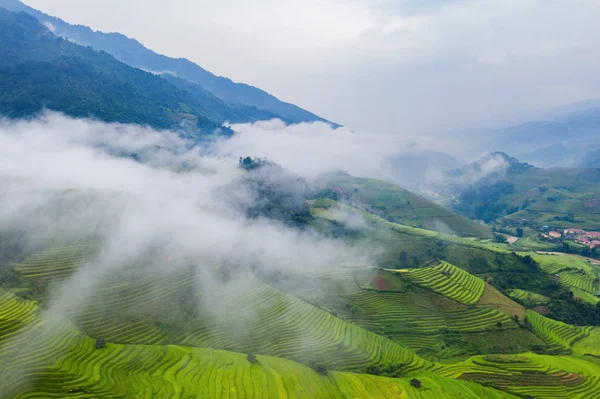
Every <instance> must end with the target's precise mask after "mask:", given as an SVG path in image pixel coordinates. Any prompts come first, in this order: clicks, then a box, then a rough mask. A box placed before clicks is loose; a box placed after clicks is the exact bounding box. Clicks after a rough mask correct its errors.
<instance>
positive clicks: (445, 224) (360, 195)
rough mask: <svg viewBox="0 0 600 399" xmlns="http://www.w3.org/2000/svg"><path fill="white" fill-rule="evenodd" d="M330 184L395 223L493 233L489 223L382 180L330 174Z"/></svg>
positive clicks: (455, 231) (469, 233) (464, 232)
mask: <svg viewBox="0 0 600 399" xmlns="http://www.w3.org/2000/svg"><path fill="white" fill-rule="evenodd" d="M327 184H328V185H330V186H331V185H333V186H337V187H340V188H341V189H342V191H343V199H344V201H348V202H350V203H353V204H355V205H357V206H360V207H362V208H365V209H366V210H368V211H369V212H370V213H374V214H376V215H379V216H381V217H383V218H385V219H387V220H389V221H391V222H394V223H399V224H403V225H406V226H411V227H418V228H424V229H429V230H435V231H440V232H445V233H450V234H457V235H459V236H466V237H479V238H490V237H491V231H490V230H489V229H488V228H487V227H485V226H483V225H480V224H478V223H475V222H473V221H471V220H469V219H467V218H464V217H462V216H460V215H458V214H456V213H454V212H451V211H449V210H448V209H446V208H444V207H442V206H440V205H437V204H435V203H434V202H431V201H429V200H427V199H425V198H423V197H421V196H419V195H416V194H413V193H411V192H410V191H408V190H405V189H403V188H401V187H398V186H396V185H394V184H391V183H388V182H385V181H382V180H376V179H364V178H357V177H353V176H350V175H345V174H336V175H333V176H330V177H328V179H327Z"/></svg>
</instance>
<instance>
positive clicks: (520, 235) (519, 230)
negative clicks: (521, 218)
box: [517, 227, 523, 237]
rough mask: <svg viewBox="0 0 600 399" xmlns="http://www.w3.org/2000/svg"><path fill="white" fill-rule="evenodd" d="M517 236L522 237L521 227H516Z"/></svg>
mask: <svg viewBox="0 0 600 399" xmlns="http://www.w3.org/2000/svg"><path fill="white" fill-rule="evenodd" d="M517 237H523V229H522V228H520V227H517Z"/></svg>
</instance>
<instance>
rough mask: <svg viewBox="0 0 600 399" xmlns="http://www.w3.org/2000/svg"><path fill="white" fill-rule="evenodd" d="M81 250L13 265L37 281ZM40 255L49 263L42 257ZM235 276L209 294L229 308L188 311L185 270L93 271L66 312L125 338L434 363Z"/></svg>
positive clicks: (341, 362)
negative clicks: (92, 284) (229, 288)
mask: <svg viewBox="0 0 600 399" xmlns="http://www.w3.org/2000/svg"><path fill="white" fill-rule="evenodd" d="M80 250H81V247H65V248H51V249H49V250H48V251H45V252H43V253H39V254H35V255H33V256H32V257H31V258H29V259H27V260H26V261H25V262H23V263H22V264H20V265H18V266H17V270H21V271H26V272H27V274H26V275H25V276H26V277H25V278H31V279H33V280H34V281H38V280H37V279H40V281H46V280H47V279H48V278H52V279H54V280H55V281H56V279H59V278H60V276H63V277H64V276H66V274H65V269H66V268H67V267H66V266H62V264H61V262H60V260H57V259H56V256H59V257H60V256H62V257H63V258H64V260H65V263H66V264H70V262H71V259H72V258H73V256H74V255H73V253H74V252H75V253H78V252H79V251H80ZM59 254H60V255H59ZM40 259H49V260H50V261H49V263H43V262H41V263H40V262H38V261H39V260H40ZM32 270H35V271H36V273H32ZM70 270H71V272H72V269H70ZM53 271H54V272H53ZM74 278H75V279H76V276H75V277H74ZM240 278H241V279H242V280H243V281H244V283H243V284H240V286H239V288H238V289H236V290H235V291H234V292H227V293H215V294H213V295H214V296H211V297H210V298H209V299H207V300H206V301H211V302H213V301H214V302H218V303H219V309H220V310H219V312H221V313H227V316H226V317H223V316H220V315H219V314H218V313H215V312H212V311H211V310H209V308H210V307H211V306H212V305H209V304H208V303H204V305H202V307H201V309H202V310H201V311H199V312H186V310H185V308H186V306H185V303H184V304H183V306H181V305H182V301H183V302H186V301H187V302H192V301H195V300H196V299H195V295H194V294H193V292H194V286H196V285H197V284H198V281H197V278H196V276H195V274H194V273H193V272H190V271H183V272H180V273H173V274H171V275H169V276H165V277H161V278H156V276H152V275H143V274H137V273H134V272H131V271H128V272H118V273H117V272H115V273H114V274H111V275H110V276H107V277H105V278H101V277H98V282H97V283H96V285H97V286H96V288H95V292H94V293H93V294H91V295H90V296H88V297H86V298H85V301H84V303H80V304H78V306H77V307H75V308H73V309H72V311H69V312H68V314H67V316H68V317H69V319H70V320H71V321H72V322H73V323H75V324H76V325H77V326H78V327H79V328H80V329H81V330H82V331H84V332H85V333H87V334H88V335H90V336H92V337H95V338H102V339H107V340H109V341H111V342H115V343H122V344H146V345H156V344H167V343H168V344H178V345H186V346H195V347H208V348H216V349H226V350H232V351H238V352H244V351H250V352H253V353H261V354H265V355H271V356H280V357H285V358H288V359H292V360H296V361H299V362H302V363H304V364H308V363H310V362H311V361H312V362H315V361H316V362H318V363H319V364H322V365H324V366H326V367H327V368H330V369H339V370H352V371H357V372H360V371H364V370H365V369H366V368H367V367H368V366H371V365H377V366H378V367H390V366H394V367H396V368H402V369H403V370H409V369H415V370H419V369H427V368H430V367H431V365H430V364H428V362H424V361H423V359H420V358H418V357H417V356H415V355H414V353H413V352H412V351H410V350H409V349H407V348H406V347H404V346H401V345H400V344H398V343H395V342H393V341H391V340H389V339H388V338H385V337H383V336H380V335H376V334H374V333H372V332H369V331H367V330H365V329H362V328H360V327H357V326H356V325H353V324H349V323H346V322H344V321H343V320H341V319H339V318H336V317H334V316H332V315H331V314H329V313H328V312H325V311H323V310H321V309H319V308H317V307H315V306H313V305H310V304H308V303H306V302H304V301H301V300H299V299H297V298H295V297H293V296H290V295H288V294H285V293H283V292H281V291H279V290H278V289H276V288H273V287H271V286H269V285H267V284H265V283H263V282H261V281H260V280H258V279H253V278H252V277H250V276H243V277H241V276H240ZM238 281H241V280H238ZM249 281H251V283H249ZM231 284H235V281H234V282H231ZM194 307H195V306H194ZM181 308H183V310H181ZM242 328H243V333H240V332H239V330H240V329H242Z"/></svg>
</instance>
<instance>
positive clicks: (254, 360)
mask: <svg viewBox="0 0 600 399" xmlns="http://www.w3.org/2000/svg"><path fill="white" fill-rule="evenodd" d="M247 358H248V361H249V362H250V363H252V364H256V363H258V359H257V358H256V355H254V354H252V353H248V357H247Z"/></svg>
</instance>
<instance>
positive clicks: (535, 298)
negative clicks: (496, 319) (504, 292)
mask: <svg viewBox="0 0 600 399" xmlns="http://www.w3.org/2000/svg"><path fill="white" fill-rule="evenodd" d="M510 297H511V298H514V299H516V300H518V301H519V302H521V303H523V304H524V305H526V306H536V305H544V304H546V303H547V302H548V299H549V298H548V297H547V296H544V295H542V294H538V293H535V292H530V291H525V290H520V289H518V288H516V289H514V290H510Z"/></svg>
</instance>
